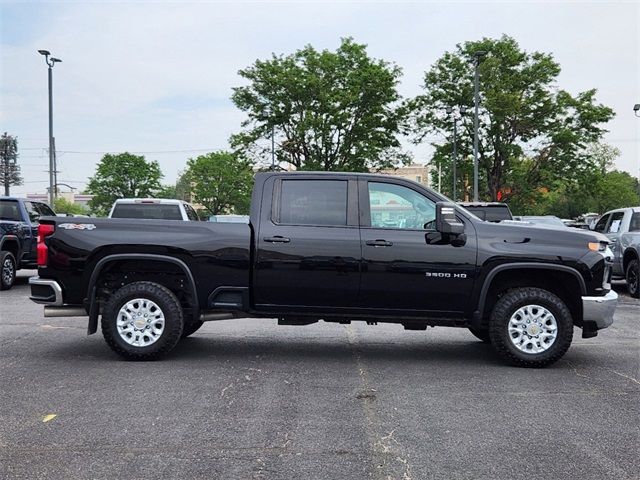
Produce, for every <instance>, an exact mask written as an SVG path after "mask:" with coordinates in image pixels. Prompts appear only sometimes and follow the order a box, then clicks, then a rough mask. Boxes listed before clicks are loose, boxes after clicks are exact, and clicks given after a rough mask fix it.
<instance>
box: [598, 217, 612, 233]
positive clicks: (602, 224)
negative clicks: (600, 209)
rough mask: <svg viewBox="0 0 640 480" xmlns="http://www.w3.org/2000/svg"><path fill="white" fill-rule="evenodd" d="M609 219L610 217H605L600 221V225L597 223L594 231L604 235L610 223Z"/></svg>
mask: <svg viewBox="0 0 640 480" xmlns="http://www.w3.org/2000/svg"><path fill="white" fill-rule="evenodd" d="M609 217H610V215H605V216H603V217H602V218H601V219H600V220H598V223H596V226H595V228H594V230H595V231H596V232H600V233H604V228H605V227H606V226H607V222H608V221H609Z"/></svg>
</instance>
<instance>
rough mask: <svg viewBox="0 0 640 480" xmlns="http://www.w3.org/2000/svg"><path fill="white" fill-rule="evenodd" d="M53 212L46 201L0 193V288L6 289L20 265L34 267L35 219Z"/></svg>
mask: <svg viewBox="0 0 640 480" xmlns="http://www.w3.org/2000/svg"><path fill="white" fill-rule="evenodd" d="M43 215H44V216H51V215H55V213H53V210H51V208H49V205H47V204H46V203H42V202H35V201H30V200H25V199H24V198H13V197H0V290H9V289H10V288H11V287H12V286H13V283H14V281H15V279H16V272H17V271H18V270H20V269H21V268H36V267H37V263H36V245H37V242H36V237H37V235H38V219H39V218H40V217H41V216H43Z"/></svg>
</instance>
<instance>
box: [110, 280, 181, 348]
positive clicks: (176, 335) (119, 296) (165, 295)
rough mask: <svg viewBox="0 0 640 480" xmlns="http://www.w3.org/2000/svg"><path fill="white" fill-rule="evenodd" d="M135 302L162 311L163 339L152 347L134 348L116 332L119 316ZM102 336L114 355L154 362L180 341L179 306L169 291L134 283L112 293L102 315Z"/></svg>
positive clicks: (146, 283)
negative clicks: (152, 304)
mask: <svg viewBox="0 0 640 480" xmlns="http://www.w3.org/2000/svg"><path fill="white" fill-rule="evenodd" d="M135 298H142V299H148V300H151V301H153V302H155V303H156V304H157V305H158V307H160V309H161V310H162V313H163V314H164V319H165V326H164V331H163V332H162V335H161V336H160V337H159V338H158V339H157V340H156V341H155V342H154V343H153V344H151V345H148V346H134V345H130V344H128V343H127V342H125V341H124V340H123V339H122V337H121V336H120V334H119V333H118V329H117V317H118V312H119V311H120V309H121V308H122V306H123V305H124V304H126V303H127V302H128V301H129V300H132V299H135ZM101 324H102V335H103V336H104V339H105V340H106V342H107V344H108V345H109V347H111V349H112V350H113V351H115V352H116V353H118V354H119V355H121V356H122V357H124V358H126V359H128V360H157V359H159V358H161V357H163V356H164V355H166V354H168V353H169V352H170V351H171V350H173V348H174V347H175V346H176V344H177V343H178V341H179V340H180V338H181V335H182V330H183V328H184V319H183V313H182V306H181V305H180V302H179V300H178V299H177V298H176V296H175V295H174V294H173V293H172V292H171V290H169V289H168V288H166V287H164V286H162V285H160V284H158V283H154V282H134V283H130V284H128V285H125V286H124V287H122V288H120V289H119V290H117V291H116V292H114V293H113V294H112V295H111V296H110V297H109V299H108V300H107V302H106V304H105V306H104V310H103V314H102V321H101Z"/></svg>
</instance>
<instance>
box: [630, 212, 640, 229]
mask: <svg viewBox="0 0 640 480" xmlns="http://www.w3.org/2000/svg"><path fill="white" fill-rule="evenodd" d="M629 231H630V232H640V212H637V213H634V214H633V215H631V222H629Z"/></svg>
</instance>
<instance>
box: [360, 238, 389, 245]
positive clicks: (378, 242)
mask: <svg viewBox="0 0 640 480" xmlns="http://www.w3.org/2000/svg"><path fill="white" fill-rule="evenodd" d="M365 243H366V244H367V245H369V246H370V247H391V246H393V242H387V241H386V240H382V239H378V240H367V241H366V242H365Z"/></svg>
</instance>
